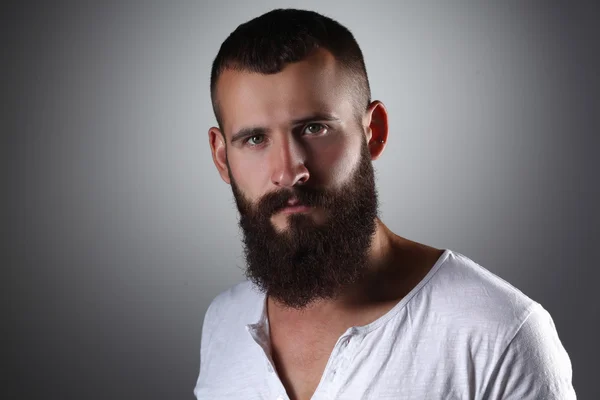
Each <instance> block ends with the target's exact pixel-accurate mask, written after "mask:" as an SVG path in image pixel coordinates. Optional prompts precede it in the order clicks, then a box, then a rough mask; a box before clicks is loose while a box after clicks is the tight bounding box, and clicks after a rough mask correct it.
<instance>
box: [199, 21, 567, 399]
mask: <svg viewBox="0 0 600 400" xmlns="http://www.w3.org/2000/svg"><path fill="white" fill-rule="evenodd" d="M211 95H212V102H213V107H214V111H215V115H216V118H217V122H218V128H217V127H213V128H210V130H209V141H210V147H211V150H212V156H213V160H214V163H215V165H216V167H217V170H218V172H219V174H220V175H221V177H222V179H223V180H224V181H225V182H227V183H229V184H231V187H232V190H233V194H234V198H235V201H236V205H237V208H238V210H239V213H240V222H239V223H240V227H241V228H242V231H243V241H244V250H245V257H246V261H247V271H246V275H247V277H248V281H246V282H243V283H240V284H238V285H237V286H235V287H233V288H231V289H230V290H227V291H226V292H224V293H222V294H220V295H219V296H218V297H217V298H215V299H214V301H213V302H212V303H211V305H210V307H209V308H208V311H207V313H206V316H205V319H204V326H203V332H202V339H201V350H200V353H201V354H200V363H201V365H200V374H199V377H198V381H197V385H196V388H195V391H194V393H195V395H196V396H197V398H198V399H245V400H249V399H288V398H289V399H419V400H422V399H572V398H575V392H574V390H573V387H572V384H571V374H572V373H571V363H570V360H569V357H568V355H567V353H566V352H565V350H564V348H563V346H562V344H561V342H560V340H559V338H558V335H557V332H556V329H555V327H554V324H553V322H552V319H551V317H550V315H549V314H548V312H547V311H546V310H544V309H543V308H542V306H541V305H540V304H538V303H536V302H534V301H532V300H531V299H529V298H528V297H527V296H525V295H524V294H523V293H521V292H520V291H518V290H517V289H516V288H514V287H513V286H511V285H510V284H508V283H506V282H505V281H503V280H502V279H500V278H498V277H496V276H495V275H493V274H491V273H490V272H488V271H487V270H485V269H483V268H482V267H481V266H479V265H478V264H476V263H475V262H473V261H471V260H470V259H468V258H467V257H465V256H463V255H461V254H459V253H457V252H454V251H451V250H449V249H436V248H433V247H430V246H427V245H424V244H420V243H416V242H413V241H410V240H408V239H405V238H402V237H400V236H398V235H395V234H394V233H393V232H391V231H390V230H389V229H388V228H387V227H386V226H385V225H384V224H383V222H382V221H381V220H380V219H379V218H378V211H377V208H378V207H377V195H376V190H375V182H374V174H373V168H372V160H375V159H377V158H378V157H379V156H380V155H381V154H382V152H383V150H384V148H385V145H386V140H387V137H388V118H387V112H386V109H385V107H384V105H383V104H382V103H381V102H379V101H371V98H370V97H371V95H370V89H369V83H368V79H367V75H366V70H365V65H364V60H363V57H362V53H361V51H360V49H359V47H358V45H357V43H356V41H355V40H354V38H353V36H352V34H351V33H350V32H349V31H348V30H347V29H346V28H345V27H343V26H341V25H340V24H338V23H337V22H335V21H333V20H332V19H329V18H327V17H324V16H322V15H319V14H317V13H314V12H309V11H300V10H274V11H271V12H269V13H266V14H264V15H262V16H260V17H258V18H255V19H253V20H251V21H249V22H247V23H245V24H242V25H240V26H239V27H238V28H237V29H236V30H235V31H234V32H233V33H232V34H231V35H230V36H229V37H228V38H227V39H226V40H225V42H224V43H223V44H222V46H221V48H220V50H219V53H218V55H217V57H216V59H215V61H214V64H213V68H212V76H211Z"/></svg>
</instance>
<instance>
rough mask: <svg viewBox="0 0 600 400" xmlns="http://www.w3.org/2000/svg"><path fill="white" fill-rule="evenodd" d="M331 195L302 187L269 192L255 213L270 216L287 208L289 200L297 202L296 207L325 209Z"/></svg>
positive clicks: (259, 203)
mask: <svg viewBox="0 0 600 400" xmlns="http://www.w3.org/2000/svg"><path fill="white" fill-rule="evenodd" d="M330 197H331V195H330V194H329V193H327V192H326V191H325V190H322V189H317V188H308V187H303V188H302V189H300V188H296V189H282V190H278V191H276V192H271V193H269V194H266V195H264V196H263V197H262V199H261V200H260V201H259V202H258V204H257V206H256V209H257V211H258V212H259V213H260V214H262V215H266V216H270V215H272V214H274V213H276V212H278V211H279V210H281V209H283V208H285V207H287V206H288V202H289V201H290V200H293V199H295V200H297V205H304V206H309V207H327V204H328V203H329V198H330Z"/></svg>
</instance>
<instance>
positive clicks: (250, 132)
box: [231, 113, 341, 143]
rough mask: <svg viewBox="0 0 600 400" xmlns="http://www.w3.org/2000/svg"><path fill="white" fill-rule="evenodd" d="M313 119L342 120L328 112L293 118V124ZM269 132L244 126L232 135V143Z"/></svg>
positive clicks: (258, 127)
mask: <svg viewBox="0 0 600 400" xmlns="http://www.w3.org/2000/svg"><path fill="white" fill-rule="evenodd" d="M311 121H328V122H332V121H333V122H341V120H340V119H339V118H338V117H336V116H335V115H332V114H328V113H317V114H313V115H310V116H308V117H304V118H299V119H294V120H292V125H302V124H306V123H308V122H311ZM268 132H270V129H269V128H265V127H262V126H255V127H249V128H242V129H240V130H239V131H237V132H236V133H235V134H233V135H232V136H231V143H235V142H237V141H238V140H240V139H243V138H245V137H252V136H257V135H265V134H267V133H268Z"/></svg>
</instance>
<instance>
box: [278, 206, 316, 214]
mask: <svg viewBox="0 0 600 400" xmlns="http://www.w3.org/2000/svg"><path fill="white" fill-rule="evenodd" d="M308 211H310V207H308V206H291V207H286V208H284V209H282V210H281V212H282V213H283V214H295V213H302V212H308Z"/></svg>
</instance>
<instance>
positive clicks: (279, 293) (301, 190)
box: [229, 141, 378, 309]
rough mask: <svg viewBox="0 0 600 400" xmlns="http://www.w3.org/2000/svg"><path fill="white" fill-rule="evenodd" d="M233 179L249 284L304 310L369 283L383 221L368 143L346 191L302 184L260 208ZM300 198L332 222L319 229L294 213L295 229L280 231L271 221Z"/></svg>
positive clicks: (291, 222) (268, 198)
mask: <svg viewBox="0 0 600 400" xmlns="http://www.w3.org/2000/svg"><path fill="white" fill-rule="evenodd" d="M229 175H230V178H231V187H232V191H233V195H234V198H235V202H236V205H237V207H238V210H239V212H240V219H239V226H240V228H241V229H242V232H243V245H244V255H245V258H246V263H247V268H246V277H247V278H248V279H249V280H250V281H252V282H253V283H254V284H255V285H256V286H257V287H258V288H259V289H260V290H261V291H262V292H263V293H266V294H267V295H268V296H271V298H272V299H274V300H275V301H277V302H279V303H281V304H283V305H284V306H287V307H291V308H295V309H302V308H305V307H306V306H307V305H309V304H310V303H312V302H314V301H316V300H320V299H334V298H335V297H336V296H337V295H338V294H339V293H340V291H341V289H342V288H344V287H347V286H349V285H352V284H354V283H356V282H358V281H359V280H360V279H361V278H362V277H363V276H364V272H365V271H366V269H367V264H368V255H369V249H370V246H371V242H372V238H373V235H374V233H375V227H376V222H375V220H376V218H377V216H378V201H377V192H376V188H375V177H374V171H373V165H372V162H371V157H370V153H369V149H368V147H367V144H366V142H365V141H363V145H362V149H361V157H360V161H359V164H358V166H357V167H356V168H355V170H354V172H353V174H352V176H351V179H350V181H349V182H348V183H346V184H345V185H344V186H342V187H341V188H339V189H323V188H314V187H310V186H308V185H299V186H294V187H293V188H292V189H285V190H278V191H276V192H272V193H269V194H267V195H265V196H263V197H262V198H261V199H260V200H259V201H258V202H257V203H256V205H253V204H252V202H250V201H249V200H248V199H247V198H246V197H245V196H244V195H243V193H242V192H241V191H240V189H239V187H238V186H237V185H236V183H235V181H234V180H233V177H232V175H231V172H230V174H229ZM292 198H296V199H297V200H298V201H299V202H300V204H302V205H306V206H310V207H318V208H319V209H321V210H323V211H325V214H326V221H325V222H324V223H316V222H315V221H314V220H313V218H312V217H311V216H310V213H309V214H302V213H297V214H290V215H288V216H287V217H286V218H287V227H286V228H285V229H284V230H283V231H282V232H278V231H277V230H276V229H275V227H274V226H273V223H272V222H271V217H272V216H273V214H274V213H276V212H277V211H279V210H281V209H283V208H285V207H286V206H287V202H288V201H289V200H290V199H292Z"/></svg>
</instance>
